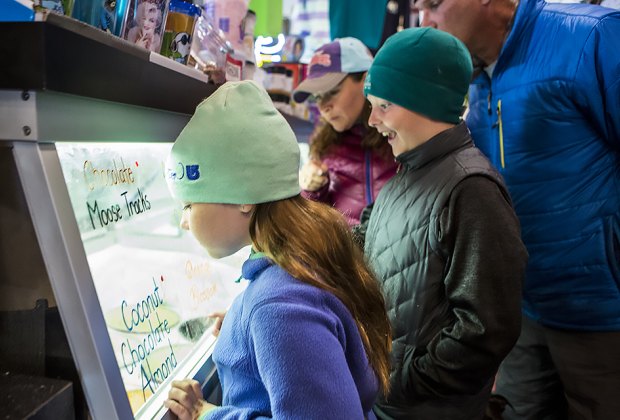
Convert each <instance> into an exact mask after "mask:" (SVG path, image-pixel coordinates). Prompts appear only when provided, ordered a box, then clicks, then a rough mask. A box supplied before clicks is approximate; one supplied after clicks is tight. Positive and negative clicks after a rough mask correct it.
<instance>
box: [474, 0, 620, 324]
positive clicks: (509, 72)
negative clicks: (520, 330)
mask: <svg viewBox="0 0 620 420" xmlns="http://www.w3.org/2000/svg"><path fill="white" fill-rule="evenodd" d="M469 99H470V112H469V114H468V117H467V124H468V126H469V127H470V129H471V133H472V137H473V138H474V141H475V143H476V145H477V146H478V147H479V148H480V149H481V150H482V151H483V152H484V153H485V154H486V155H487V156H488V157H489V158H490V159H491V161H492V162H493V163H494V164H495V165H496V166H497V168H498V169H499V170H500V172H501V174H502V175H503V176H504V179H505V181H506V184H507V185H508V188H509V190H510V193H511V195H512V198H513V201H514V206H515V210H516V212H517V215H518V216H519V218H520V221H521V228H522V234H523V240H524V242H525V244H526V246H527V248H528V251H529V253H530V259H529V265H528V269H527V274H526V281H525V284H524V302H523V311H524V313H525V315H527V316H529V317H531V318H533V319H535V320H539V321H540V322H541V323H542V324H544V325H548V326H552V327H558V328H567V329H573V330H585V331H618V330H620V12H618V11H614V10H611V9H605V8H602V7H596V6H589V5H580V4H571V5H567V4H547V3H546V2H545V1H541V0H521V2H520V4H519V6H518V9H517V14H516V17H515V21H514V24H513V27H512V31H511V33H510V35H509V37H508V39H507V40H506V43H505V44H504V47H503V49H502V51H501V54H500V56H499V59H498V61H497V64H496V67H495V70H494V72H493V77H492V79H491V80H489V77H488V76H487V74H486V73H483V74H481V75H480V76H479V77H478V78H477V79H476V80H475V81H474V82H473V84H472V85H471V87H470V91H469Z"/></svg>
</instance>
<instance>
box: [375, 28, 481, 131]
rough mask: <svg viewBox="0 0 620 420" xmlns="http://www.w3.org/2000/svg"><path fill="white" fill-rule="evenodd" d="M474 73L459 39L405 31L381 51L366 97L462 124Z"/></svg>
mask: <svg viewBox="0 0 620 420" xmlns="http://www.w3.org/2000/svg"><path fill="white" fill-rule="evenodd" d="M472 72H473V67H472V63H471V56H470V54H469V51H468V50H467V47H465V44H463V43H462V42H461V41H459V40H458V39H457V38H455V37H454V36H452V35H450V34H448V33H447V32H442V31H439V30H437V29H434V28H410V29H405V30H403V31H400V32H398V33H396V34H394V35H392V36H391V37H389V38H388V39H387V41H386V42H385V44H383V46H382V47H381V49H380V50H379V52H377V55H376V56H375V59H374V61H373V63H372V66H370V70H368V74H367V76H366V81H365V83H364V94H365V95H366V96H368V95H373V96H376V97H378V98H381V99H384V100H386V101H389V102H392V103H395V104H397V105H400V106H402V107H404V108H407V109H408V110H410V111H413V112H416V113H419V114H422V115H424V116H426V117H428V118H430V119H433V120H436V121H441V122H449V123H454V124H458V123H459V122H460V117H461V113H462V108H463V101H464V99H465V94H466V93H467V89H468V87H469V83H470V81H471V77H472Z"/></svg>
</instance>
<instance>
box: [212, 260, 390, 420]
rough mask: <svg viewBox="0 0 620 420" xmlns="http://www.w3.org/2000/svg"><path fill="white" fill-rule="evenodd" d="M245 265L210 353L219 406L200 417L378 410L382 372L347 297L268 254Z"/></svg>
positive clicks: (352, 414)
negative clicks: (242, 283)
mask: <svg viewBox="0 0 620 420" xmlns="http://www.w3.org/2000/svg"><path fill="white" fill-rule="evenodd" d="M242 272H243V278H245V279H247V280H249V281H250V284H249V285H248V287H247V289H246V290H245V291H244V292H243V293H242V294H241V295H239V296H238V297H237V298H236V299H235V301H234V302H233V304H232V306H231V308H230V309H229V311H228V313H227V314H226V318H225V320H224V324H223V325H222V330H221V333H220V338H219V340H218V343H217V345H216V347H215V351H214V353H213V360H214V361H215V363H216V365H217V371H218V374H219V377H220V381H221V384H222V390H223V402H222V406H221V407H218V408H216V409H215V410H212V411H210V412H209V413H207V414H206V415H205V416H204V417H203V418H205V419H250V418H252V419H256V418H278V419H306V420H307V419H328V418H332V419H363V418H364V416H365V415H366V416H368V418H374V415H373V414H372V411H371V408H372V405H373V403H374V401H375V398H376V396H377V393H378V381H377V377H376V375H375V374H374V372H373V370H372V368H371V367H370V365H369V363H368V359H367V357H366V353H365V351H364V346H363V344H362V341H361V338H360V335H359V332H358V330H357V326H356V324H355V321H354V320H353V317H352V316H351V314H350V312H349V311H348V310H347V308H346V307H345V306H344V305H343V303H342V302H341V301H340V300H339V299H337V298H336V297H335V296H334V295H332V294H331V293H329V292H326V291H324V290H321V289H318V288H316V287H313V286H310V285H308V284H305V283H302V282H300V281H298V280H296V279H295V278H293V277H291V276H290V275H289V274H288V273H287V272H285V271H284V270H283V269H282V268H280V267H279V266H277V265H275V264H274V263H273V262H272V261H271V260H269V259H268V258H266V257H259V258H251V259H249V260H247V261H246V262H245V263H244V264H243V268H242Z"/></svg>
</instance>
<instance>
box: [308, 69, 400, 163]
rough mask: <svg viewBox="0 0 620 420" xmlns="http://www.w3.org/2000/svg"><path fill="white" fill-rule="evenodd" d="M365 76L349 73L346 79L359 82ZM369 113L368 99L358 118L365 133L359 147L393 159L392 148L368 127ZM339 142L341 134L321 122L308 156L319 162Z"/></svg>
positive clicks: (372, 128)
mask: <svg viewBox="0 0 620 420" xmlns="http://www.w3.org/2000/svg"><path fill="white" fill-rule="evenodd" d="M365 74H366V73H365V72H362V73H350V74H349V75H348V76H347V77H350V78H351V79H353V80H355V81H356V82H359V81H361V80H362V79H363V78H364V76H365ZM371 111H372V107H371V105H370V102H368V99H365V100H364V108H363V109H362V113H361V114H360V116H359V118H358V122H359V123H361V124H362V125H363V126H364V128H365V132H366V134H365V135H364V137H363V138H362V142H361V146H362V148H363V149H371V150H374V151H376V152H377V153H378V154H379V156H381V157H382V158H384V159H385V160H389V159H394V155H393V154H392V148H391V147H390V145H389V144H388V142H387V141H385V139H384V138H383V136H382V135H381V134H380V133H379V132H378V131H377V129H376V128H374V127H371V126H369V125H368V118H370V112H371ZM341 142H342V133H339V132H337V131H336V130H334V128H333V127H332V126H331V125H330V124H328V123H327V122H324V121H323V122H322V123H321V125H320V126H319V127H318V128H317V131H316V134H315V135H314V136H312V138H311V139H310V156H311V157H312V158H313V159H319V160H320V159H321V158H322V157H323V156H325V154H327V153H329V149H330V148H331V147H332V146H334V145H338V144H340V143H341Z"/></svg>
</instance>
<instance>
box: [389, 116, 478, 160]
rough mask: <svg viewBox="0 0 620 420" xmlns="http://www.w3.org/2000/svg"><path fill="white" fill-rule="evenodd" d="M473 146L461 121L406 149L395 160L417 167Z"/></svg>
mask: <svg viewBox="0 0 620 420" xmlns="http://www.w3.org/2000/svg"><path fill="white" fill-rule="evenodd" d="M471 146H473V142H472V140H471V136H470V135H469V129H468V128H467V125H466V124H465V123H464V122H462V123H460V124H458V125H456V126H455V127H452V128H449V129H447V130H444V131H442V132H441V133H439V134H437V135H436V136H434V137H432V138H431V139H430V140H428V141H427V142H425V143H423V144H421V145H419V146H418V147H416V148H415V149H411V150H408V151H406V152H404V153H401V154H400V155H398V156H397V157H396V161H397V162H398V163H400V164H401V165H403V166H404V167H405V168H408V169H419V168H421V167H423V166H424V165H426V164H428V163H429V162H432V161H434V160H436V159H439V158H442V157H443V156H445V155H447V154H450V153H452V152H453V151H455V150H458V149H462V148H464V147H471Z"/></svg>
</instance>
